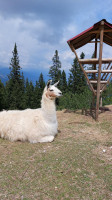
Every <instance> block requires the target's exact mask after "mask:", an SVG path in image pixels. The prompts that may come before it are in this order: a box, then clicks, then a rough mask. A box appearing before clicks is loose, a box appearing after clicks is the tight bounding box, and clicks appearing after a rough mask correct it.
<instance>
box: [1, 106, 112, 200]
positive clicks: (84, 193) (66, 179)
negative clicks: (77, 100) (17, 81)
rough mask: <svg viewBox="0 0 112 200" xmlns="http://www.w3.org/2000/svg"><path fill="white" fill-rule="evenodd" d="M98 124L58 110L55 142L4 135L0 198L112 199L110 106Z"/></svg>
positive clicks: (38, 199)
mask: <svg viewBox="0 0 112 200" xmlns="http://www.w3.org/2000/svg"><path fill="white" fill-rule="evenodd" d="M108 108H109V109H110V110H109V111H105V112H103V113H100V115H99V121H98V122H96V121H95V120H94V119H93V118H92V117H91V116H90V115H87V116H85V115H82V114H81V111H80V110H78V111H75V112H73V111H69V110H63V111H57V118H58V124H59V128H58V135H57V136H56V138H55V140H54V142H52V143H45V144H39V143H38V144H30V143H28V142H25V143H22V142H15V143H12V142H10V141H7V140H3V139H0V200H16V199H18V200H111V199H112V178H111V176H112V105H111V106H108Z"/></svg>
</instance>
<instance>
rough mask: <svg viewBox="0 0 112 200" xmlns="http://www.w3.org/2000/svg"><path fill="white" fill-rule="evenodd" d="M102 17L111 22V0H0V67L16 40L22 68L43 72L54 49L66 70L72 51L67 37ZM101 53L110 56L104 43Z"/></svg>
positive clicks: (10, 54) (48, 64) (86, 52)
mask: <svg viewBox="0 0 112 200" xmlns="http://www.w3.org/2000/svg"><path fill="white" fill-rule="evenodd" d="M104 18H105V19H106V20H107V21H108V22H110V23H112V0H31V1H28V0H0V67H4V68H8V67H9V63H10V60H11V57H12V50H13V48H14V44H15V42H16V44H17V47H18V53H19V59H20V65H21V67H22V68H23V70H25V71H31V73H33V72H35V73H38V70H39V72H40V71H46V72H47V71H48V70H49V67H50V66H51V65H52V57H53V55H54V52H55V50H56V49H57V50H58V52H59V58H60V61H61V63H62V69H64V70H65V71H68V70H69V69H70V67H71V64H72V61H73V58H74V54H73V53H72V52H71V50H70V48H69V46H68V44H67V40H68V39H70V38H72V37H73V36H75V35H77V34H78V33H80V32H82V31H84V30H85V29H87V28H89V27H90V26H92V25H93V24H94V23H96V22H97V21H100V20H101V19H104ZM78 51H79V52H78V54H80V53H81V52H82V48H81V49H79V50H78ZM92 52H93V50H92V49H91V47H89V48H87V47H85V49H84V53H85V54H86V55H91V53H92ZM105 53H106V54H107V55H108V56H110V57H112V55H111V53H112V49H110V48H108V47H107V46H106V47H105Z"/></svg>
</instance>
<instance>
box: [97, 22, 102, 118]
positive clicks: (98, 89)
mask: <svg viewBox="0 0 112 200" xmlns="http://www.w3.org/2000/svg"><path fill="white" fill-rule="evenodd" d="M103 31H104V21H101V30H100V48H99V68H98V82H97V95H96V96H97V99H96V121H98V114H99V100H100V80H101V66H102V50H103V33H104V32H103Z"/></svg>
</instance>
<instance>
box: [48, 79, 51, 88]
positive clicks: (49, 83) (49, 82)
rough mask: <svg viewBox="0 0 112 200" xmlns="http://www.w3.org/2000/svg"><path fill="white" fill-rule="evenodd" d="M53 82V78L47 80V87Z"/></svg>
mask: <svg viewBox="0 0 112 200" xmlns="http://www.w3.org/2000/svg"><path fill="white" fill-rule="evenodd" d="M51 82H52V80H49V81H48V82H47V89H48V88H49V87H50V85H51Z"/></svg>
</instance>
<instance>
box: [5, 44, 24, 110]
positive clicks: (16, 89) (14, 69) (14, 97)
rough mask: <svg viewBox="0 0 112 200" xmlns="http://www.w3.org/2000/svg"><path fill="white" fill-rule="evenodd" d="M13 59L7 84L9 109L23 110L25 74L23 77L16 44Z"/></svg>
mask: <svg viewBox="0 0 112 200" xmlns="http://www.w3.org/2000/svg"><path fill="white" fill-rule="evenodd" d="M12 53H13V57H12V58H11V63H10V67H9V69H10V74H9V75H8V78H9V80H8V82H7V83H6V94H7V98H6V99H7V108H8V109H23V107H22V104H21V102H22V99H23V94H24V85H23V84H24V83H23V74H22V75H21V67H20V65H19V56H18V51H17V45H16V43H15V46H14V50H13V52H12Z"/></svg>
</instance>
